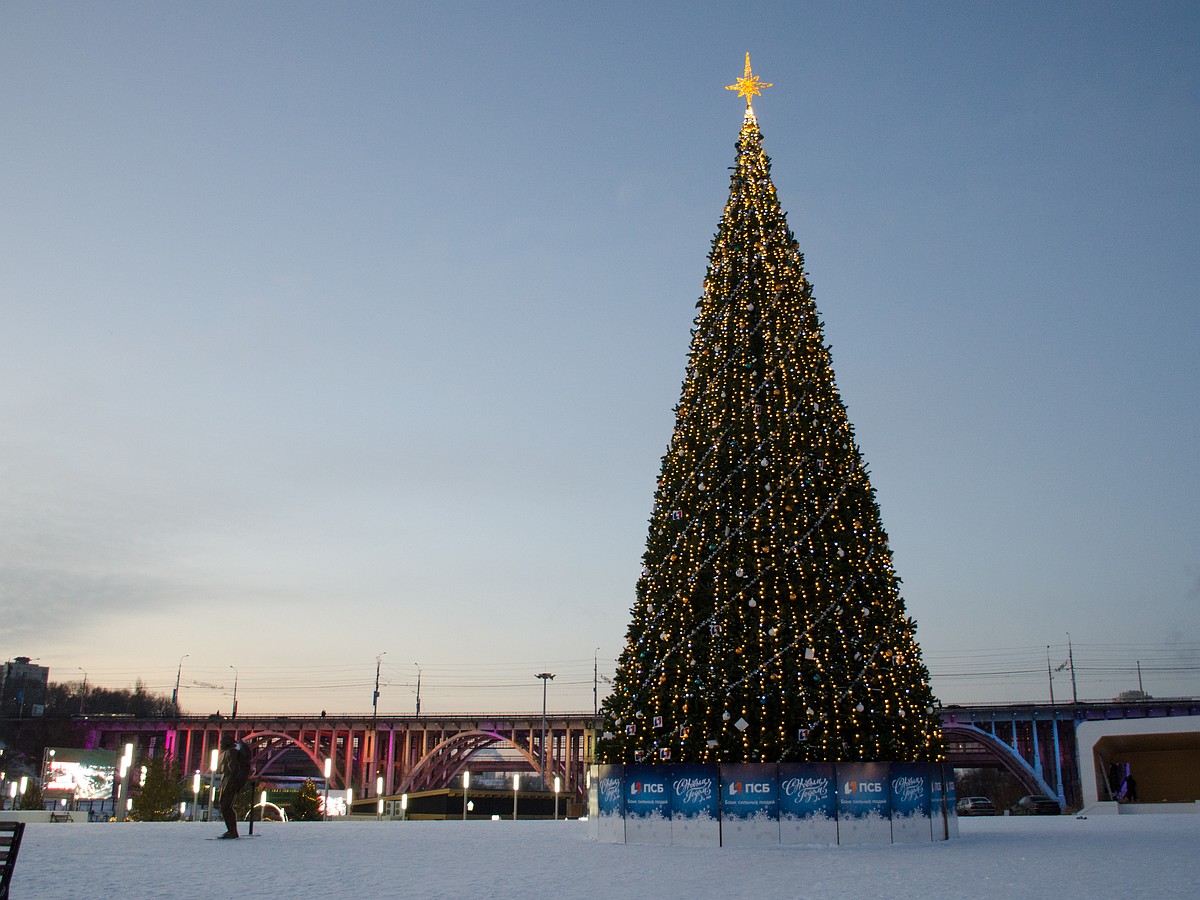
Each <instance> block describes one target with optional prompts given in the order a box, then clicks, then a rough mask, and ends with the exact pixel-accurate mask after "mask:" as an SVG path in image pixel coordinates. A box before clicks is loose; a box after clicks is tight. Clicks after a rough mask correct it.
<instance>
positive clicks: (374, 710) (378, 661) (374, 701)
mask: <svg viewBox="0 0 1200 900" xmlns="http://www.w3.org/2000/svg"><path fill="white" fill-rule="evenodd" d="M386 653H387V651H386V650H384V651H383V653H380V654H379V655H378V656H377V657H375V694H374V695H373V696H372V697H371V725H372V726H374V724H375V719H376V717H377V716H378V714H379V667H380V665H382V663H383V657H384V654H386Z"/></svg>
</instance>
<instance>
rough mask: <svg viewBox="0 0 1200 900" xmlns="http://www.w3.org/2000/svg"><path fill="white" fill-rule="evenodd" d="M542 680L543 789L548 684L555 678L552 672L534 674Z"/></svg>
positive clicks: (544, 780) (543, 782)
mask: <svg viewBox="0 0 1200 900" xmlns="http://www.w3.org/2000/svg"><path fill="white" fill-rule="evenodd" d="M533 677H534V678H540V679H541V680H542V784H543V788H542V790H545V787H544V785H545V783H546V685H547V684H549V683H550V681H551V680H552V679H553V678H554V674H553V673H552V672H539V673H538V674H536V675H534V676H533Z"/></svg>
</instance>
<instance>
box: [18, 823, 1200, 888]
mask: <svg viewBox="0 0 1200 900" xmlns="http://www.w3.org/2000/svg"><path fill="white" fill-rule="evenodd" d="M961 829H962V836H961V837H960V838H959V839H958V840H956V841H950V842H946V843H938V844H928V845H919V846H914V845H906V846H899V845H897V846H891V845H889V846H882V847H861V846H859V847H821V848H802V847H773V848H769V849H734V848H712V849H701V848H695V847H652V846H635V845H615V844H599V843H596V842H594V841H592V840H590V839H589V838H588V836H587V825H586V823H583V822H576V821H571V822H565V821H560V822H511V821H500V822H459V821H450V822H338V823H330V824H324V823H311V824H309V823H292V824H280V823H265V824H264V823H258V824H257V825H256V826H255V838H254V839H253V840H239V841H219V840H205V838H211V837H214V836H215V835H216V834H218V833H219V832H220V830H221V829H220V826H219V824H212V825H206V824H191V823H147V824H139V823H125V824H91V825H82V824H79V825H64V824H53V825H30V826H28V828H27V829H26V831H25V842H24V845H23V846H22V848H21V853H20V857H19V859H18V860H17V868H16V874H15V876H14V879H13V884H12V896H13V898H14V900H51V898H63V900H78V898H101V897H102V898H114V897H120V898H135V900H136V898H146V897H156V898H157V897H172V898H174V897H180V898H183V897H189V898H190V897H300V898H330V897H333V898H337V897H352V898H356V900H361V898H364V897H414V898H415V897H421V898H493V897H495V898H506V900H507V898H530V897H563V898H571V900H581V898H620V900H636V898H654V900H677V898H678V900H682V898H685V897H686V898H754V900H769V898H814V897H847V898H849V897H854V898H861V897H866V898H885V900H907V898H941V897H947V898H960V897H961V898H996V900H1023V898H1054V900H1072V898H1085V897H1086V898H1090V897H1120V898H1130V897H1146V898H1156V900H1165V898H1174V897H1179V898H1188V900H1195V898H1197V897H1200V815H1137V816H1092V817H1089V818H1087V819H1076V818H1073V817H1070V816H1062V817H1053V818H1052V817H1045V818H1024V817H1022V818H1007V817H1000V818H994V819H964V820H962V821H961ZM243 833H244V828H243Z"/></svg>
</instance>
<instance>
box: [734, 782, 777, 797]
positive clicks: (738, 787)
mask: <svg viewBox="0 0 1200 900" xmlns="http://www.w3.org/2000/svg"><path fill="white" fill-rule="evenodd" d="M729 793H730V794H733V795H737V794H769V793H771V783H770V782H768V781H734V782H732V783H730V785H729Z"/></svg>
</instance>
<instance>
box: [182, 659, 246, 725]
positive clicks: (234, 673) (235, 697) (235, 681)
mask: <svg viewBox="0 0 1200 900" xmlns="http://www.w3.org/2000/svg"><path fill="white" fill-rule="evenodd" d="M180 662H182V660H180ZM229 668H231V669H233V713H232V715H230V717H229V718H231V719H236V718H237V683H238V670H237V666H233V665H231V666H230V667H229Z"/></svg>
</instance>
